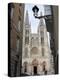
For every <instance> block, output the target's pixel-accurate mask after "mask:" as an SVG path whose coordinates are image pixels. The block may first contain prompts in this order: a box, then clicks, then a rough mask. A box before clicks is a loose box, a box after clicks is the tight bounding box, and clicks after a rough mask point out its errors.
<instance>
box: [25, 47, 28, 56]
mask: <svg viewBox="0 0 60 80" xmlns="http://www.w3.org/2000/svg"><path fill="white" fill-rule="evenodd" d="M24 57H28V48H25V56H24Z"/></svg>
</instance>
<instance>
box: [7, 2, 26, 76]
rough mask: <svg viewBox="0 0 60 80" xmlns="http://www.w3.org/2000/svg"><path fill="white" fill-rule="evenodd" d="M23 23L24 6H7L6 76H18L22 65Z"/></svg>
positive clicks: (13, 4)
mask: <svg viewBox="0 0 60 80" xmlns="http://www.w3.org/2000/svg"><path fill="white" fill-rule="evenodd" d="M23 22H24V4H19V3H9V4H8V33H9V39H10V40H9V44H10V45H9V53H8V57H9V60H8V75H9V76H12V77H14V76H20V74H21V64H22V39H23V38H22V36H23Z"/></svg>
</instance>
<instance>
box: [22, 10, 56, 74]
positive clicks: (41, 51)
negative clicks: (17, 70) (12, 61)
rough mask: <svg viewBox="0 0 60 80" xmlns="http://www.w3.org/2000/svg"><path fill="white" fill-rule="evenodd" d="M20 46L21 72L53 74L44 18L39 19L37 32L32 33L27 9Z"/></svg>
mask: <svg viewBox="0 0 60 80" xmlns="http://www.w3.org/2000/svg"><path fill="white" fill-rule="evenodd" d="M41 15H42V14H41ZM22 47H23V48H22V73H24V74H27V75H44V74H46V75H47V74H48V75H49V74H54V61H53V55H52V54H51V52H52V51H51V49H50V46H49V41H48V35H47V28H46V24H45V22H44V19H43V18H41V19H40V21H39V25H38V28H37V33H32V32H31V24H30V22H29V15H28V11H26V16H25V21H24V27H23V45H22Z"/></svg>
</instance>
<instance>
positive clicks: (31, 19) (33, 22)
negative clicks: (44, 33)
mask: <svg viewBox="0 0 60 80" xmlns="http://www.w3.org/2000/svg"><path fill="white" fill-rule="evenodd" d="M33 7H34V4H25V14H26V10H28V14H29V22H30V23H31V32H32V33H37V28H38V24H39V19H36V18H35V17H34V16H33V11H32V8H33ZM37 7H38V8H39V13H38V14H39V15H40V12H42V14H43V15H44V7H43V5H37Z"/></svg>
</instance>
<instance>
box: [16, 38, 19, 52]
mask: <svg viewBox="0 0 60 80" xmlns="http://www.w3.org/2000/svg"><path fill="white" fill-rule="evenodd" d="M16 46H17V52H18V51H19V38H17V43H16Z"/></svg>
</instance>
